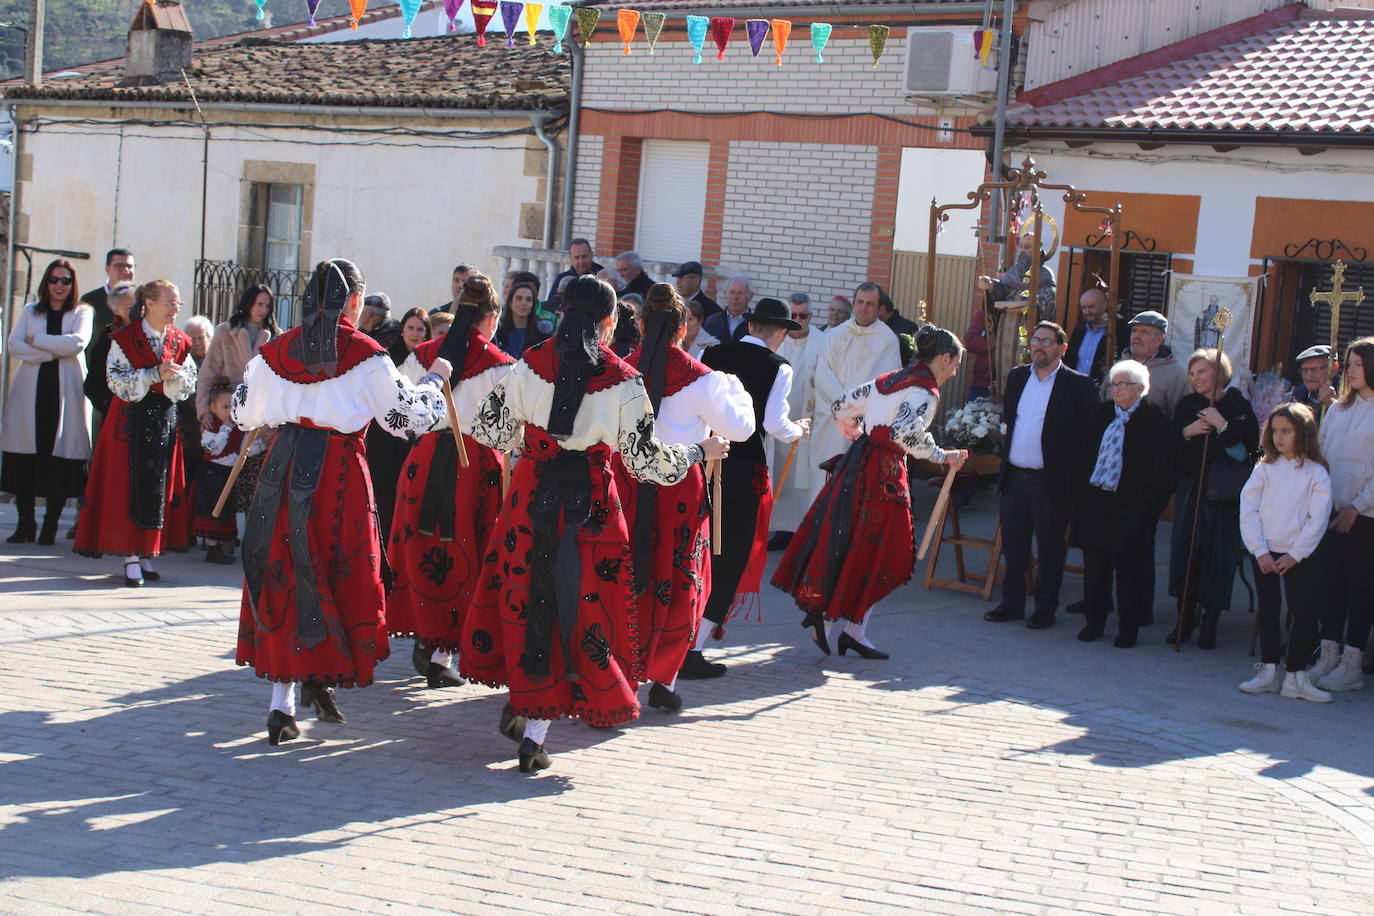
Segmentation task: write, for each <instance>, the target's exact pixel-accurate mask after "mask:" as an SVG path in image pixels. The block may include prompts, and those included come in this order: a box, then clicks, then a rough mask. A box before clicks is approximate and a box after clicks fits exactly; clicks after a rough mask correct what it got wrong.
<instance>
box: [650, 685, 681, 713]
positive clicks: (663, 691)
mask: <svg viewBox="0 0 1374 916" xmlns="http://www.w3.org/2000/svg"><path fill="white" fill-rule="evenodd" d="M649 705H650V706H652V707H653V708H654V709H661V710H663V711H664V712H677V711H678V710H679V709H681V708H682V697H680V696H678V695H677V692H676V691H673V690H669V689H668V688H667V687H665V686H664V685H663V684H660V683H659V682H658V681H654V682H653V683H652V684H650V685H649Z"/></svg>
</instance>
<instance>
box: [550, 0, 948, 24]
mask: <svg viewBox="0 0 1374 916" xmlns="http://www.w3.org/2000/svg"><path fill="white" fill-rule="evenodd" d="M916 2H917V3H925V4H929V5H931V6H940V5H942V4H946V3H961V2H964V0H916ZM573 5H574V6H615V7H620V6H627V5H629V6H633V7H634V9H637V10H639V11H641V12H645V11H656V12H664V13H674V12H677V13H693V14H703V15H704V14H708V13H710V12H712V11H713V10H738V9H740V8H742V7H748V8H750V9H758V10H759V11H760V12H765V11H768V10H773V9H778V8H782V9H789V8H792V7H796V8H798V9H810V8H813V7H816V8H824V14H825V15H831V16H835V15H844V13H840V12H839V11H838V10H836V9H835V8H837V7H840V8H843V7H851V6H852V7H854V8H855V9H854V11H853V15H856V16H857V15H862V14H864V13H868V12H873V11H874V10H870V9H869V7H873V8H875V9H876V8H880V7H884V6H901V7H908V8H909V7H911V6H912V5H913V0H738V2H733V3H732V2H730V0H642V2H639V3H634V4H626V3H624V2H622V0H587V2H582V3H574V4H573ZM759 18H763V17H759ZM612 25H614V23H612Z"/></svg>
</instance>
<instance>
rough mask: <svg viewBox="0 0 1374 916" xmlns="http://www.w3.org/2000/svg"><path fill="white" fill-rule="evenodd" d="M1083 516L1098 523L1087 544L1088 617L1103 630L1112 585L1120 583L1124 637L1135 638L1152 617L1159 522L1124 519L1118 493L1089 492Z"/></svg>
mask: <svg viewBox="0 0 1374 916" xmlns="http://www.w3.org/2000/svg"><path fill="white" fill-rule="evenodd" d="M1083 499H1084V501H1085V505H1084V506H1083V509H1084V512H1083V515H1084V516H1085V517H1090V518H1092V519H1093V520H1094V523H1093V525H1092V528H1093V529H1094V530H1093V531H1092V532H1091V534H1092V535H1093V536H1088V537H1085V538H1084V544H1083V600H1084V601H1085V602H1086V603H1087V607H1086V608H1085V609H1084V612H1083V614H1084V617H1085V618H1086V620H1087V622H1088V623H1089V624H1090V625H1093V626H1097V627H1104V626H1106V623H1107V618H1108V617H1110V616H1111V613H1112V607H1113V604H1112V580H1113V579H1115V580H1116V604H1115V607H1116V611H1117V613H1118V614H1119V615H1120V627H1121V632H1122V633H1134V632H1136V631H1137V630H1139V629H1140V626H1141V624H1142V623H1143V622H1144V621H1145V620H1146V619H1147V618H1148V617H1149V616H1150V614H1151V612H1152V610H1153V608H1154V598H1155V588H1154V585H1155V554H1154V545H1155V526H1156V525H1158V524H1159V520H1158V519H1156V518H1142V519H1121V518H1117V517H1116V516H1117V515H1118V514H1119V513H1118V512H1117V511H1116V508H1115V505H1114V503H1115V498H1114V494H1112V493H1108V492H1106V491H1104V490H1101V489H1098V488H1097V487H1093V486H1090V487H1087V488H1086V490H1085V491H1084V494H1083Z"/></svg>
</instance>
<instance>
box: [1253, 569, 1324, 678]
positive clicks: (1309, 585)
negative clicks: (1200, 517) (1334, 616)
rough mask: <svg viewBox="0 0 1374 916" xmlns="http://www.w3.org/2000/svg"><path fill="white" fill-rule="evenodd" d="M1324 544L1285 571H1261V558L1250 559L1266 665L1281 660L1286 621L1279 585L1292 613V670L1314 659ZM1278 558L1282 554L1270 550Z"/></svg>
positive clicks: (1290, 651) (1289, 642)
mask: <svg viewBox="0 0 1374 916" xmlns="http://www.w3.org/2000/svg"><path fill="white" fill-rule="evenodd" d="M1322 554H1323V551H1322V550H1321V548H1318V549H1317V552H1316V553H1314V554H1312V556H1310V557H1308V558H1307V559H1305V560H1303V561H1302V562H1301V563H1299V564H1298V565H1297V566H1294V567H1293V568H1292V569H1290V570H1288V572H1286V573H1284V574H1283V575H1279V574H1278V573H1263V572H1260V568H1259V561H1257V560H1255V559H1254V558H1253V557H1252V558H1251V560H1250V562H1251V563H1252V564H1254V567H1255V593H1256V597H1257V599H1258V601H1259V636H1260V661H1262V662H1264V663H1265V664H1266V665H1274V664H1278V662H1279V661H1280V660H1281V656H1280V648H1281V646H1282V643H1283V624H1282V622H1281V616H1282V615H1281V614H1280V613H1279V606H1280V604H1281V602H1280V600H1279V589H1280V587H1282V589H1283V594H1284V596H1285V597H1287V599H1288V613H1289V614H1291V615H1292V617H1293V632H1292V634H1291V635H1290V636H1289V638H1288V664H1287V669H1288V670H1289V671H1302V670H1303V669H1304V668H1306V667H1307V663H1308V662H1309V661H1311V660H1312V650H1314V649H1315V648H1316V647H1317V613H1318V609H1319V608H1320V606H1321V598H1322V582H1323V579H1324V576H1323V573H1324V572H1325V571H1326V570H1325V568H1324V567H1323V564H1322V559H1323V555H1322ZM1270 556H1272V557H1273V558H1274V559H1275V560H1277V559H1278V558H1279V557H1281V556H1283V554H1281V553H1271V554H1270Z"/></svg>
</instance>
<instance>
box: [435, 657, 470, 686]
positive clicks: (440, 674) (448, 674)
mask: <svg viewBox="0 0 1374 916" xmlns="http://www.w3.org/2000/svg"><path fill="white" fill-rule="evenodd" d="M466 683H467V681H465V680H463V679H462V678H461V677H459V676H458V672H457V671H454V670H453V669H452V668H449V667H446V666H444V665H441V664H439V663H438V662H430V663H429V667H428V668H427V669H425V684H426V685H427V686H428V687H430V688H431V689H437V688H439V687H462V686H463V685H464V684H466Z"/></svg>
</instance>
